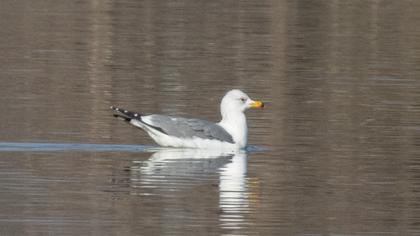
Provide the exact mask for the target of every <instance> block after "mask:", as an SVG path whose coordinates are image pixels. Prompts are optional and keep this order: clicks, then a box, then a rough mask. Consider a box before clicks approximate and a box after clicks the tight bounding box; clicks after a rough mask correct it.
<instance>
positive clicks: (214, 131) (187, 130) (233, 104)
mask: <svg viewBox="0 0 420 236" xmlns="http://www.w3.org/2000/svg"><path fill="white" fill-rule="evenodd" d="M263 107H264V103H263V102H261V101H254V100H252V99H251V98H249V96H248V95H246V94H245V93H244V92H242V91H241V90H238V89H233V90H230V91H229V92H227V93H226V95H225V96H224V97H223V99H222V102H221V103H220V112H221V115H222V120H221V121H220V122H219V123H212V122H210V121H207V120H201V119H191V118H183V117H176V116H166V115H159V114H152V115H142V114H140V113H136V112H132V111H128V110H125V109H122V108H118V107H114V106H111V110H112V111H113V115H114V116H115V117H117V118H121V119H122V120H124V121H126V122H128V123H129V124H131V125H133V126H135V127H137V128H140V129H143V130H144V131H146V132H147V134H149V136H150V137H151V138H152V139H153V140H154V141H155V142H156V143H157V144H159V145H160V146H164V147H177V148H210V149H215V148H218V149H233V150H238V149H244V148H246V146H247V140H248V138H247V136H248V127H247V122H246V117H245V114H244V112H245V111H246V110H247V109H249V108H263Z"/></svg>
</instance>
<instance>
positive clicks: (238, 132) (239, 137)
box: [219, 111, 248, 148]
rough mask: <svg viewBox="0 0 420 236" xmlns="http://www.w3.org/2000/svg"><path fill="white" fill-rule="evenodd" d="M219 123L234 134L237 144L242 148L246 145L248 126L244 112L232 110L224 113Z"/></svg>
mask: <svg viewBox="0 0 420 236" xmlns="http://www.w3.org/2000/svg"><path fill="white" fill-rule="evenodd" d="M219 125H220V126H222V127H223V128H224V129H225V130H226V131H227V132H228V133H229V134H230V135H232V138H233V141H235V144H237V145H238V146H239V147H240V148H244V147H246V145H247V135H248V126H247V124H246V117H245V114H244V113H243V112H240V111H236V112H235V111H232V112H227V113H223V114H222V120H221V121H220V122H219Z"/></svg>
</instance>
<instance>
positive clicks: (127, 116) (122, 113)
mask: <svg viewBox="0 0 420 236" xmlns="http://www.w3.org/2000/svg"><path fill="white" fill-rule="evenodd" d="M110 108H111V110H113V111H114V114H113V116H114V117H117V118H122V119H123V120H125V121H130V120H132V119H138V120H140V119H141V116H142V115H141V114H139V113H136V112H132V111H127V110H125V109H122V108H118V107H114V106H111V107H110Z"/></svg>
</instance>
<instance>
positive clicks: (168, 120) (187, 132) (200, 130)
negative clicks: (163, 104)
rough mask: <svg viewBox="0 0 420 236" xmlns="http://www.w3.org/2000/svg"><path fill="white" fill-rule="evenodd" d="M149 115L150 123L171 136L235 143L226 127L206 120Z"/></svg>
mask: <svg viewBox="0 0 420 236" xmlns="http://www.w3.org/2000/svg"><path fill="white" fill-rule="evenodd" d="M149 117H150V121H151V123H152V124H150V125H152V126H154V127H155V128H158V129H160V130H161V131H163V132H164V133H166V134H168V135H170V136H175V137H180V138H193V137H199V138H204V139H217V140H220V141H225V142H228V143H234V141H233V138H232V136H231V135H230V134H229V133H228V132H227V131H226V130H225V129H223V128H222V127H221V126H219V125H217V124H215V123H212V122H209V121H206V120H199V119H187V118H181V117H171V116H164V115H150V116H149Z"/></svg>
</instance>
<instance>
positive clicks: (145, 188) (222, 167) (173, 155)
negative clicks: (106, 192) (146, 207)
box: [130, 149, 251, 229]
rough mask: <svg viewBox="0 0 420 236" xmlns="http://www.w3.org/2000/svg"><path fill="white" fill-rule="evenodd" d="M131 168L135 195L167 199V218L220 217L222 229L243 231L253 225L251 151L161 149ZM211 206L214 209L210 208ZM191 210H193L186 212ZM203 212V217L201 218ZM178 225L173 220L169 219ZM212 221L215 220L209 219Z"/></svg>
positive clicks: (216, 219)
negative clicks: (249, 174)
mask: <svg viewBox="0 0 420 236" xmlns="http://www.w3.org/2000/svg"><path fill="white" fill-rule="evenodd" d="M133 164H134V165H133V166H132V167H131V175H130V183H131V188H132V194H133V195H139V196H142V197H145V196H150V197H156V198H159V199H163V201H162V202H161V203H162V205H163V206H165V207H163V206H159V207H162V208H163V209H162V210H164V211H165V212H166V213H167V212H168V210H169V209H168V208H172V209H170V210H169V211H171V212H172V211H173V212H178V213H177V215H172V216H165V217H166V218H168V217H169V218H171V217H180V215H182V214H184V215H183V217H185V218H188V217H191V216H192V215H194V217H193V218H194V219H196V220H197V217H199V216H200V214H202V216H203V218H206V220H207V219H208V218H209V215H210V216H211V215H212V214H209V213H208V212H207V213H206V212H205V211H209V210H210V211H211V212H216V213H215V214H214V217H215V219H213V220H214V221H218V222H219V225H220V226H221V229H240V228H242V227H246V226H248V225H249V222H247V220H246V219H245V217H246V215H248V214H247V213H249V212H250V211H251V209H250V204H249V195H250V194H249V192H248V179H247V153H246V151H233V152H232V151H230V152H219V151H214V150H203V149H161V150H159V151H157V152H155V153H153V155H152V156H151V157H150V158H149V159H147V160H145V161H135V162H133ZM209 206H210V208H209ZM185 208H188V210H185ZM197 212H200V213H197ZM166 220H173V219H166ZM208 220H212V219H208Z"/></svg>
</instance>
